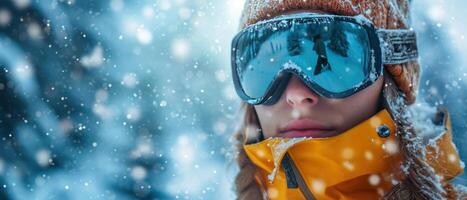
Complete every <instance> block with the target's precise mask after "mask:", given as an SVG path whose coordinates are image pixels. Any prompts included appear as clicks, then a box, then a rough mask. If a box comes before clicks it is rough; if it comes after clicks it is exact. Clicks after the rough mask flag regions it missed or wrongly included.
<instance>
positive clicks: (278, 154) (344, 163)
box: [244, 110, 463, 200]
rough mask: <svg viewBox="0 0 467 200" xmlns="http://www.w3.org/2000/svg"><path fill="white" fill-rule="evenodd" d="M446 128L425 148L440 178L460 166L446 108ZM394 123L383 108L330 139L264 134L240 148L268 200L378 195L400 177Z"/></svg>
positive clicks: (459, 171) (372, 197)
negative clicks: (249, 162)
mask: <svg viewBox="0 0 467 200" xmlns="http://www.w3.org/2000/svg"><path fill="white" fill-rule="evenodd" d="M443 123H444V126H445V132H444V133H443V134H441V135H440V136H439V137H437V138H436V139H435V140H434V142H432V143H433V144H432V145H435V146H437V147H435V146H430V145H428V146H427V147H426V152H425V153H426V160H427V162H428V163H429V164H430V165H431V166H432V167H433V168H434V169H435V171H436V173H437V174H438V175H440V176H442V177H443V178H444V179H445V180H449V179H452V178H453V177H454V176H456V175H458V174H460V173H462V171H463V168H462V164H461V161H460V159H459V155H458V153H457V150H456V148H455V147H454V145H453V144H452V135H451V122H450V119H449V114H448V113H447V111H446V112H445V114H444V120H443ZM395 133H396V127H395V123H394V121H393V120H392V118H391V116H390V114H389V113H388V112H387V111H386V110H382V111H380V112H378V113H377V114H375V115H374V116H372V117H371V118H369V119H367V120H365V121H363V122H361V123H360V124H358V125H357V126H355V127H353V128H352V129H349V130H348V131H346V132H344V133H342V134H340V135H338V136H334V137H329V138H269V139H266V140H264V141H262V142H259V143H255V144H248V145H245V146H244V149H245V151H246V153H247V155H248V157H249V158H250V159H251V161H252V162H253V163H254V164H255V165H256V166H257V167H258V168H259V171H258V174H257V175H256V177H255V178H256V180H257V182H258V183H259V184H260V185H261V187H262V188H263V189H264V190H265V191H266V192H267V196H268V199H319V200H321V199H342V200H347V199H349V200H350V199H378V198H379V197H381V195H382V194H384V193H385V192H387V191H388V190H390V189H391V187H392V185H393V184H395V183H397V182H398V181H400V180H402V179H403V177H404V175H403V173H402V169H401V163H402V162H401V159H402V157H401V155H400V154H399V152H398V149H399V147H398V141H397V137H396V135H395Z"/></svg>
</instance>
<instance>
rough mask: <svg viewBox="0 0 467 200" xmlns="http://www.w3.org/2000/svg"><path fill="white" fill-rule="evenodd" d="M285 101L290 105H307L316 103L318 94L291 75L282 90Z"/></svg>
mask: <svg viewBox="0 0 467 200" xmlns="http://www.w3.org/2000/svg"><path fill="white" fill-rule="evenodd" d="M284 94H285V98H286V101H287V103H288V104H289V105H290V106H292V107H309V106H314V105H316V104H317V103H318V99H319V96H318V94H316V93H315V92H314V91H312V90H310V89H309V88H308V87H307V86H306V85H305V83H303V82H302V81H301V80H300V79H299V78H298V77H297V76H295V75H293V76H292V77H291V78H290V81H289V83H288V85H287V87H286V89H285V91H284Z"/></svg>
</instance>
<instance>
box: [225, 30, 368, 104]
mask: <svg viewBox="0 0 467 200" xmlns="http://www.w3.org/2000/svg"><path fill="white" fill-rule="evenodd" d="M235 48H236V51H235V52H236V53H235V64H236V72H234V73H237V76H238V79H239V82H240V84H241V87H242V89H243V91H244V93H245V94H246V95H247V96H248V97H250V98H252V99H256V98H261V97H264V96H265V95H266V93H267V92H268V90H269V89H270V87H271V86H272V84H273V82H274V81H275V80H277V79H278V76H280V75H281V72H285V71H290V72H294V73H296V74H297V75H299V76H301V77H302V80H305V81H306V82H309V83H308V85H313V86H316V87H319V90H321V91H323V90H324V91H326V92H325V93H329V94H336V93H342V92H347V91H349V90H352V89H355V88H357V87H358V86H359V85H360V84H362V83H363V82H365V80H367V79H368V78H369V75H370V74H371V72H370V71H371V69H369V68H370V65H369V63H370V62H369V59H370V56H369V55H370V50H371V49H370V44H369V38H368V34H367V32H366V30H365V29H364V28H363V27H362V26H360V25H358V24H355V23H352V22H346V21H327V22H320V23H317V22H315V21H310V22H306V21H304V22H300V23H289V24H286V25H284V24H281V23H280V22H278V23H277V24H272V25H271V24H268V25H264V26H258V27H255V30H252V31H246V32H244V33H243V34H242V35H240V36H239V38H238V39H237V44H236V47H235Z"/></svg>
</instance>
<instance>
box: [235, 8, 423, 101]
mask: <svg viewBox="0 0 467 200" xmlns="http://www.w3.org/2000/svg"><path fill="white" fill-rule="evenodd" d="M307 9H310V10H320V11H323V12H327V13H331V14H336V15H347V16H354V15H359V14H362V15H364V16H365V17H366V18H368V19H369V20H371V21H372V22H373V24H374V25H375V27H377V28H385V29H406V28H408V27H409V24H408V23H409V0H246V2H245V6H244V9H243V13H242V17H241V19H240V28H244V27H246V26H248V25H251V24H254V23H256V22H258V21H261V20H265V19H269V18H272V17H275V16H278V15H281V14H283V13H285V12H287V11H292V10H307ZM384 68H385V69H386V71H387V72H389V73H390V75H391V76H392V78H393V79H394V81H395V83H396V85H397V86H398V88H399V89H400V91H401V92H403V94H405V100H406V103H407V104H412V103H413V102H414V101H415V97H416V94H417V89H418V84H419V74H420V65H419V64H418V62H417V61H412V62H408V63H403V64H397V65H384Z"/></svg>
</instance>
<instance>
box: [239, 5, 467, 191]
mask: <svg viewBox="0 0 467 200" xmlns="http://www.w3.org/2000/svg"><path fill="white" fill-rule="evenodd" d="M408 4H409V3H408V2H407V1H404V0H401V1H395V0H381V1H370V0H353V1H347V0H345V1H344V0H341V1H339V0H247V2H246V4H245V8H244V12H243V15H242V19H241V28H242V30H241V31H240V32H239V33H238V34H237V35H236V36H235V38H234V39H233V41H232V74H233V79H234V84H235V87H236V90H237V93H238V95H239V96H240V97H241V98H242V99H243V100H244V103H243V105H242V108H243V109H244V113H245V115H244V119H243V122H242V125H241V127H240V128H239V130H238V131H237V133H235V137H236V139H237V141H238V145H237V148H238V156H237V162H238V165H239V167H240V171H239V173H238V175H237V177H236V193H237V196H238V197H237V198H238V199H380V198H383V199H463V198H467V196H466V192H465V191H464V190H463V189H462V188H461V186H455V185H453V184H451V183H449V182H448V181H449V180H450V179H452V178H453V177H455V176H456V175H458V174H460V173H462V171H463V163H462V161H460V160H459V156H458V153H457V150H456V149H455V146H454V144H453V143H452V136H451V127H450V119H449V114H448V112H447V111H446V110H445V109H443V108H438V110H437V112H436V113H434V115H433V116H432V117H431V118H430V119H431V120H424V121H423V122H424V123H425V124H422V125H420V123H415V122H416V121H417V118H418V116H417V115H412V114H411V112H409V111H408V110H407V108H408V106H409V105H411V104H413V103H414V102H415V97H416V91H417V87H418V81H419V68H420V67H419V64H418V62H417V56H418V53H417V48H416V39H415V33H414V32H413V31H412V30H410V29H408V24H407V22H408V12H409V9H408V6H409V5H408Z"/></svg>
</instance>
